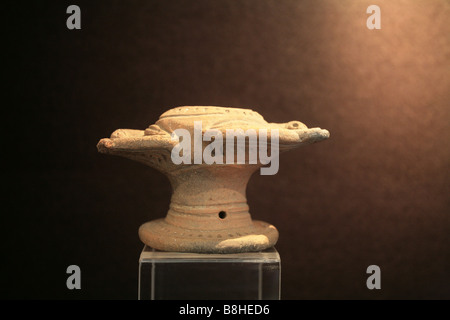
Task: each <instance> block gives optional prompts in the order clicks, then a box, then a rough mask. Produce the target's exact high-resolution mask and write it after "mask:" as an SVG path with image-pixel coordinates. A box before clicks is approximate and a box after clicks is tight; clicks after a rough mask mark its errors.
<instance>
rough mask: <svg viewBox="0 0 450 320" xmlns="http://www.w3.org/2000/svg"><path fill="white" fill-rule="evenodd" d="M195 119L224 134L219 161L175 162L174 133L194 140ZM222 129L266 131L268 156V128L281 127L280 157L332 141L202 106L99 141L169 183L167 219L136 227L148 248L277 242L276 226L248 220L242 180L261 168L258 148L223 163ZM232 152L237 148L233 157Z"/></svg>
mask: <svg viewBox="0 0 450 320" xmlns="http://www.w3.org/2000/svg"><path fill="white" fill-rule="evenodd" d="M195 121H201V125H202V126H201V131H202V134H203V133H205V132H206V131H207V130H210V131H211V130H215V131H216V132H221V133H222V134H223V137H224V139H223V149H222V150H221V151H222V153H223V159H224V161H223V164H220V163H219V164H217V163H213V164H207V163H205V161H204V160H201V163H198V161H197V163H198V164H195V163H194V161H193V160H192V161H191V164H186V163H181V164H175V163H174V162H173V158H172V157H171V155H172V150H173V149H174V147H175V146H177V145H178V144H179V141H178V140H176V139H173V138H172V137H173V134H174V131H175V130H176V129H185V130H187V131H188V132H189V133H190V134H191V135H192V136H194V135H195V134H196V133H195V132H194V131H195V130H194V128H195V127H194V122H195ZM197 124H198V122H197ZM197 129H198V127H197ZM227 129H235V130H237V129H242V130H243V131H246V130H248V129H254V132H256V133H257V135H258V138H260V132H261V130H263V131H262V132H264V130H266V131H267V136H268V137H269V140H268V141H269V143H268V149H269V150H270V151H271V152H272V151H276V148H275V147H273V145H272V144H270V141H272V140H270V139H271V138H272V136H271V132H272V131H271V130H273V129H277V130H278V136H279V143H278V149H279V152H284V151H287V150H290V149H294V148H297V147H299V146H301V145H306V144H310V143H313V142H318V141H321V140H324V139H327V138H328V137H329V132H328V131H327V130H323V129H320V128H307V126H306V125H304V124H303V123H301V122H299V121H291V122H288V123H281V124H278V123H268V122H266V121H265V120H264V118H263V117H262V116H261V115H259V114H258V113H257V112H255V111H252V110H249V109H240V108H228V107H204V106H187V107H178V108H174V109H171V110H168V111H167V112H165V113H164V114H162V115H161V116H160V118H159V120H158V121H157V122H156V123H155V124H152V125H150V126H149V127H148V128H147V129H145V130H132V129H119V130H116V131H115V132H113V133H112V135H111V137H110V138H106V139H101V140H100V142H99V143H98V145H97V148H98V151H99V152H102V153H107V154H113V155H118V156H122V157H126V158H129V159H132V160H135V161H139V162H141V163H144V164H146V165H148V166H151V167H153V168H156V169H157V170H159V171H161V172H163V173H164V174H165V175H166V176H167V177H168V178H169V180H170V182H171V185H172V190H173V192H172V198H171V203H170V208H169V211H168V213H167V216H166V217H165V218H161V219H157V220H154V221H150V222H147V223H145V224H143V225H142V226H141V227H140V228H139V237H140V239H141V240H142V241H143V242H144V243H145V244H147V245H148V246H150V247H153V248H156V249H159V250H165V251H179V252H200V253H235V252H247V251H259V250H263V249H266V248H269V247H271V246H273V245H274V244H275V243H276V242H277V240H278V231H277V229H276V228H275V227H274V226H272V225H270V224H268V223H266V222H262V221H257V220H252V219H251V216H250V213H249V207H248V205H247V199H246V187H247V182H248V180H249V179H250V176H251V175H252V174H253V173H254V172H255V171H256V170H258V169H259V168H261V167H262V166H263V164H262V163H261V161H259V158H258V160H257V162H256V163H251V161H250V155H249V153H250V150H251V151H254V150H256V149H250V147H249V145H251V143H250V139H248V144H247V145H246V147H245V155H246V158H245V161H244V163H237V161H235V163H227V162H226V161H225V159H226V151H227V148H226V146H225V141H226V139H225V136H226V130H227ZM197 133H198V131H197ZM192 140H194V139H192ZM272 142H273V141H272ZM208 144H210V142H208V141H203V142H202V143H201V150H202V151H204V150H205V147H207V146H208ZM191 145H192V148H191V150H190V151H191V153H192V154H191V159H194V157H195V155H194V152H195V150H197V151H198V146H197V149H195V146H194V142H193V141H191ZM235 150H237V148H236V149H233V152H236V151H235ZM241 151H242V149H241ZM183 152H185V150H183ZM233 157H234V155H233ZM241 162H242V161H241Z"/></svg>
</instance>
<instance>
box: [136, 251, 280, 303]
mask: <svg viewBox="0 0 450 320" xmlns="http://www.w3.org/2000/svg"><path fill="white" fill-rule="evenodd" d="M280 279H281V260H280V255H279V254H278V251H277V250H276V249H275V248H274V247H272V248H269V249H266V250H264V251H260V252H247V253H235V254H199V253H180V252H165V251H158V250H155V249H153V248H150V247H148V246H145V247H144V249H143V250H142V253H141V256H140V259H139V287H138V298H139V299H140V300H162V299H170V300H176V299H178V300H184V299H186V300H196V299H198V300H204V299H207V300H213V299H223V300H225V299H226V300H234V299H249V300H278V299H280V289H281V288H280Z"/></svg>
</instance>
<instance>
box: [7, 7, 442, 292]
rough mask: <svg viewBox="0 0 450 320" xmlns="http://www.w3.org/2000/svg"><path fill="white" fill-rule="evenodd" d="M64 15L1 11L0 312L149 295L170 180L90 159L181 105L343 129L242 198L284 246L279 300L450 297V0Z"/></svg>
mask: <svg viewBox="0 0 450 320" xmlns="http://www.w3.org/2000/svg"><path fill="white" fill-rule="evenodd" d="M70 4H73V3H72V2H68V1H55V2H39V3H34V4H23V5H22V4H18V3H16V5H15V6H14V7H11V6H9V7H6V8H5V12H6V13H7V15H8V20H6V22H7V23H6V25H7V30H6V31H7V32H6V37H5V38H4V39H3V41H4V43H7V44H8V45H7V46H6V48H5V50H6V54H7V60H6V62H7V66H6V69H5V70H6V71H8V73H7V75H8V78H7V80H8V84H7V86H6V87H5V90H4V91H5V92H6V95H7V97H8V98H9V100H6V103H5V106H4V108H2V111H3V118H2V119H3V121H2V122H3V127H4V130H5V132H6V134H4V136H3V150H4V152H3V153H2V155H3V157H4V160H7V161H9V164H5V165H4V173H5V175H6V176H7V179H5V180H4V186H5V187H6V188H5V189H6V190H5V191H4V192H3V196H4V208H5V210H4V212H3V214H2V215H1V216H2V218H1V219H2V222H1V226H2V229H3V230H2V235H3V240H2V248H1V249H2V251H1V252H2V260H1V284H0V285H1V286H0V290H1V297H2V298H17V299H21V298H63V299H70V298H83V299H91V298H96V299H111V298H114V299H136V298H137V271H138V262H137V261H138V257H139V253H140V251H141V249H142V246H143V245H142V244H141V243H140V241H139V239H138V236H137V229H138V227H139V225H140V224H142V223H143V222H145V221H147V220H150V219H155V218H159V217H163V216H164V215H165V212H166V210H167V207H168V204H169V199H170V185H169V183H168V181H167V180H166V178H165V177H164V176H163V175H162V174H160V173H159V172H157V171H155V170H153V169H150V168H147V167H144V166H142V165H140V164H138V163H133V162H132V161H128V160H125V159H121V158H115V157H109V156H104V155H100V154H98V153H97V151H96V147H95V146H96V144H97V141H98V140H99V139H100V138H103V137H107V136H109V135H110V133H111V132H112V131H114V130H115V129H117V128H135V129H144V128H146V127H147V126H148V125H150V124H152V123H154V122H155V121H156V120H157V118H158V116H159V115H160V114H161V113H162V112H164V111H165V110H167V109H168V108H170V107H175V106H179V105H219V106H236V107H250V108H252V109H254V110H256V111H258V112H259V113H261V114H262V115H263V116H264V117H265V118H266V119H267V120H268V121H271V122H286V121H290V120H294V119H296V120H300V121H302V122H304V123H306V124H307V125H308V126H320V127H322V128H326V129H328V130H329V131H330V132H331V138H330V139H329V140H327V141H325V142H322V143H319V144H316V145H312V146H308V147H305V148H303V149H299V150H296V151H293V152H290V153H287V154H283V155H282V157H281V163H280V171H279V173H278V174H276V175H275V176H259V175H255V176H254V177H253V178H252V180H251V181H250V184H249V186H248V201H249V205H250V208H251V212H252V214H253V216H254V217H255V218H258V219H260V220H265V221H269V222H271V223H273V224H274V225H275V226H277V227H278V229H279V231H280V239H279V242H278V244H277V249H278V250H279V252H280V254H281V257H282V298H284V299H350V298H352V299H430V298H446V299H449V298H450V273H449V267H450V259H449V252H450V250H449V245H450V219H449V214H450V202H449V194H450V183H449V182H450V166H449V165H450V148H449V143H448V139H449V131H450V125H449V124H450V122H449V120H450V37H449V34H450V24H449V21H450V4H449V2H448V1H445V0H442V1H439V0H434V1H431V0H423V1H380V0H376V1H375V0H370V1H332V0H327V1H313V0H309V1H300V0H297V1H294V0H291V1H287V0H284V1H262V0H228V1H217V0H216V1H203V0H201V1H198V0H195V1H194V0H190V1H95V2H91V1H76V4H78V5H79V6H80V7H81V11H82V19H81V21H82V30H75V31H70V30H68V29H67V28H66V25H65V23H66V18H67V16H68V15H67V14H66V13H65V11H66V8H67V6H68V5H70ZM371 4H377V5H379V6H380V7H381V19H382V21H381V27H382V29H381V30H368V29H367V28H366V19H367V17H368V14H366V8H367V7H368V6H369V5H371ZM71 264H76V265H79V266H80V267H81V270H82V290H79V291H69V290H67V288H66V286H65V281H66V277H67V275H66V273H65V271H66V268H67V266H68V265H71ZM371 264H376V265H378V266H380V268H381V272H382V274H381V280H382V289H381V290H373V291H371V290H368V289H367V288H366V285H365V283H366V279H367V276H368V275H367V274H366V268H367V267H368V266H369V265H371Z"/></svg>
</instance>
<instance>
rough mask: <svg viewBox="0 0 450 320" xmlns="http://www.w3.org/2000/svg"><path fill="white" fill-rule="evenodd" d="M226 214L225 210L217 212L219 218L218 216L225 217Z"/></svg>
mask: <svg viewBox="0 0 450 320" xmlns="http://www.w3.org/2000/svg"><path fill="white" fill-rule="evenodd" d="M226 216H227V213H226V212H225V211H220V212H219V218H220V219H225V218H226Z"/></svg>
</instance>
